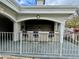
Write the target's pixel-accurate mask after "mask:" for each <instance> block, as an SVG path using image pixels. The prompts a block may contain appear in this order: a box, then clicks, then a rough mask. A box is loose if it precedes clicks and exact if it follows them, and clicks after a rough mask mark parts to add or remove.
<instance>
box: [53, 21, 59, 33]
mask: <svg viewBox="0 0 79 59" xmlns="http://www.w3.org/2000/svg"><path fill="white" fill-rule="evenodd" d="M57 30H58V23H56V22H55V25H54V33H55V32H57Z"/></svg>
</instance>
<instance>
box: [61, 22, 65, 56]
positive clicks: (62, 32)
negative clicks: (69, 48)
mask: <svg viewBox="0 0 79 59" xmlns="http://www.w3.org/2000/svg"><path fill="white" fill-rule="evenodd" d="M64 28H65V24H64V23H61V24H60V56H62V53H63V37H64Z"/></svg>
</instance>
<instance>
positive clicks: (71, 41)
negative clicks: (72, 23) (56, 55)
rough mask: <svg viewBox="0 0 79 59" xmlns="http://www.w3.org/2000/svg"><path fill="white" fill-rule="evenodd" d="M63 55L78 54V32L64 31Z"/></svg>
mask: <svg viewBox="0 0 79 59" xmlns="http://www.w3.org/2000/svg"><path fill="white" fill-rule="evenodd" d="M63 55H73V56H74V55H76V56H78V55H79V33H65V35H64V41H63Z"/></svg>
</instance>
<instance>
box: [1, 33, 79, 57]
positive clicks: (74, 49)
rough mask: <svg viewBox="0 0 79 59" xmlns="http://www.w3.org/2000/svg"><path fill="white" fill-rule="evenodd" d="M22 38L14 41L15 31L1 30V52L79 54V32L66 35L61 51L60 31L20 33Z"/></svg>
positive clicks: (52, 54)
mask: <svg viewBox="0 0 79 59" xmlns="http://www.w3.org/2000/svg"><path fill="white" fill-rule="evenodd" d="M18 36H19V37H20V40H19V39H18V41H14V40H13V39H14V33H13V32H0V53H1V54H2V53H8V54H26V55H51V56H57V55H58V56H60V54H62V56H66V55H68V56H70V55H76V56H77V55H79V33H72V34H71V33H67V34H65V35H64V40H63V43H62V52H60V49H61V48H60V46H61V43H60V39H59V37H60V36H59V33H52V32H50V33H49V32H46V33H42V32H26V33H22V32H20V33H18Z"/></svg>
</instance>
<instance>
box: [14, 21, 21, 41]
mask: <svg viewBox="0 0 79 59" xmlns="http://www.w3.org/2000/svg"><path fill="white" fill-rule="evenodd" d="M20 29H21V24H20V23H18V22H14V41H17V40H19V36H18V33H19V31H20Z"/></svg>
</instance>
